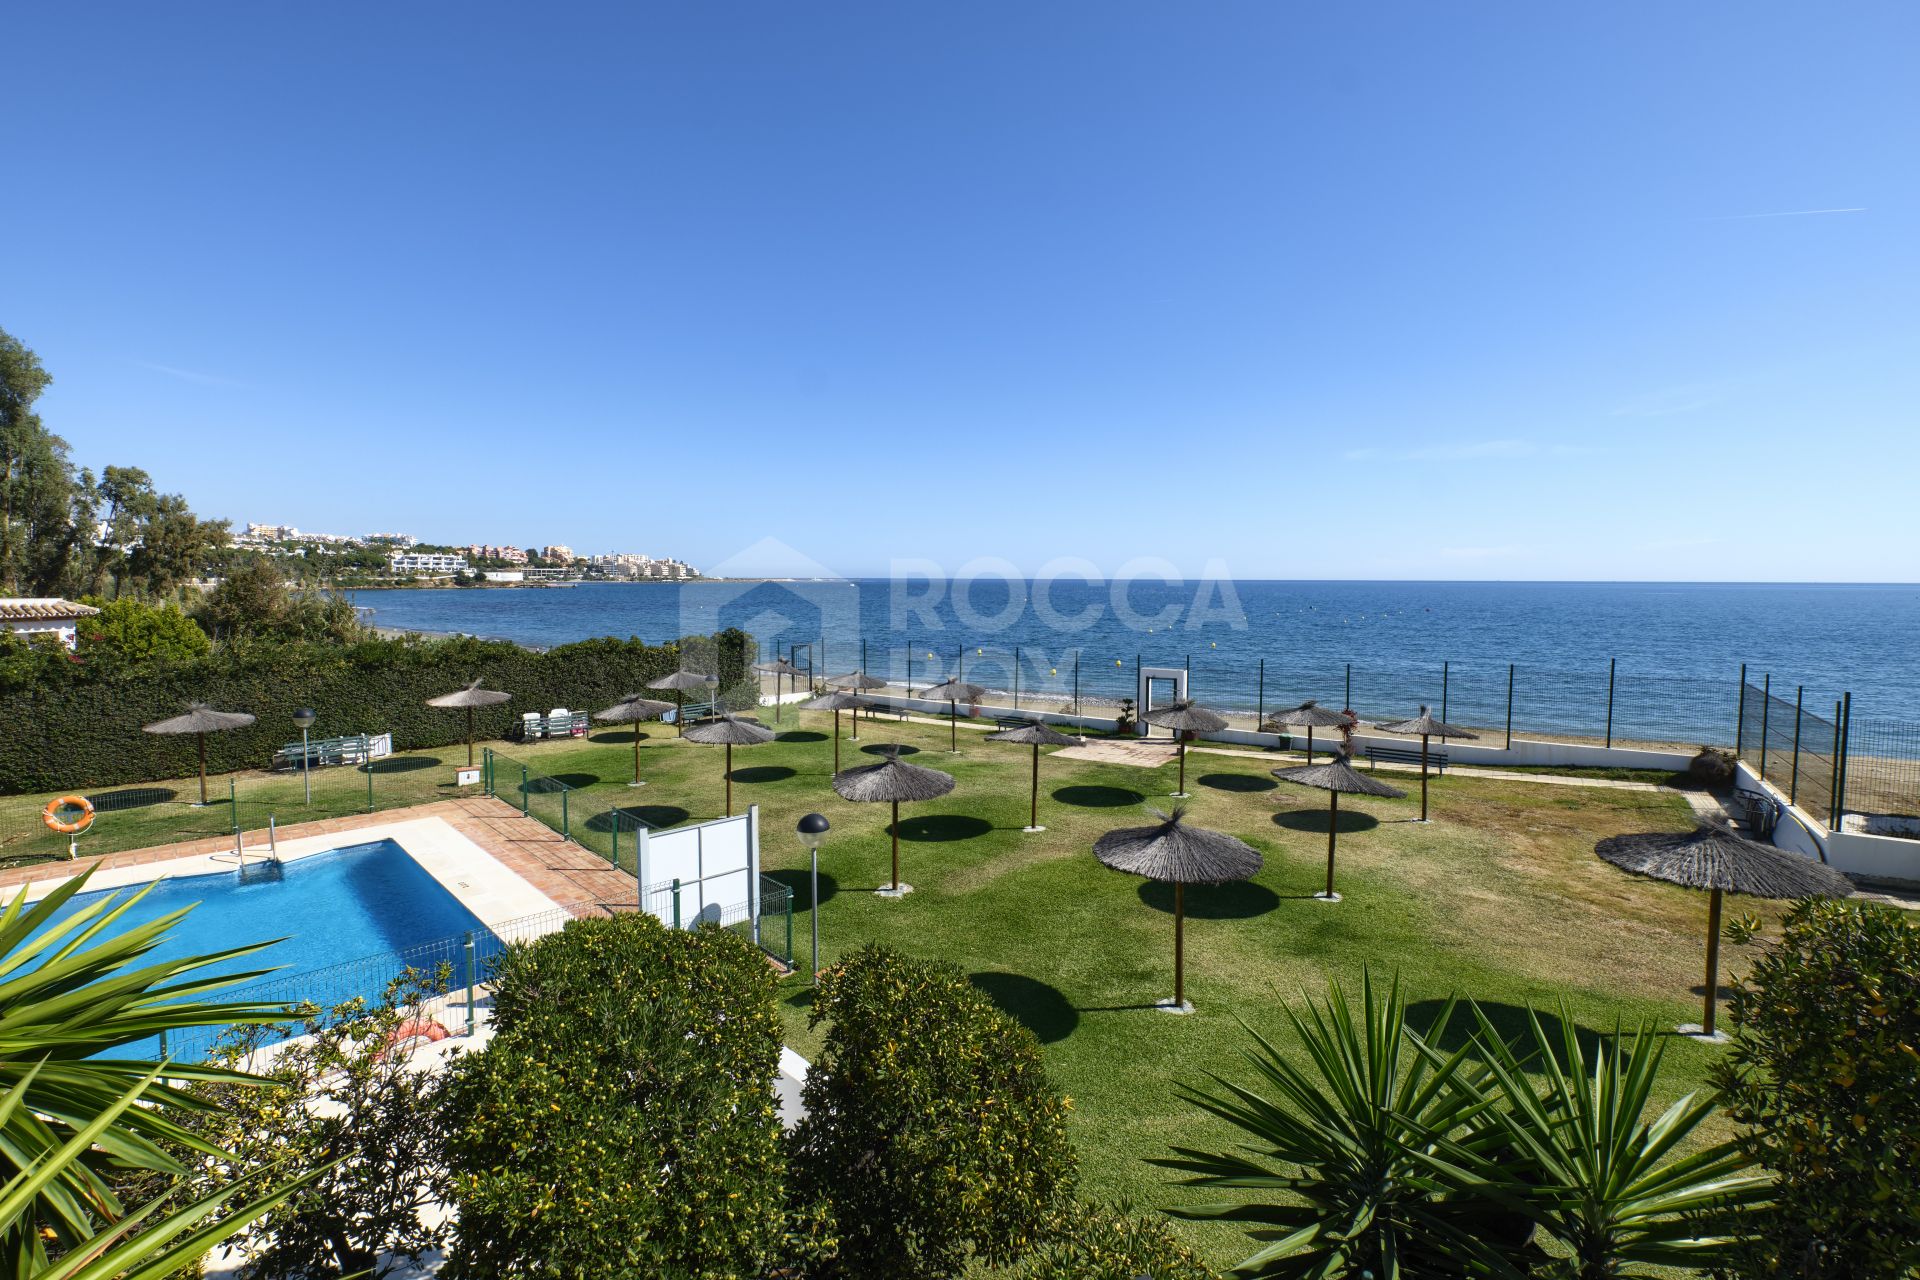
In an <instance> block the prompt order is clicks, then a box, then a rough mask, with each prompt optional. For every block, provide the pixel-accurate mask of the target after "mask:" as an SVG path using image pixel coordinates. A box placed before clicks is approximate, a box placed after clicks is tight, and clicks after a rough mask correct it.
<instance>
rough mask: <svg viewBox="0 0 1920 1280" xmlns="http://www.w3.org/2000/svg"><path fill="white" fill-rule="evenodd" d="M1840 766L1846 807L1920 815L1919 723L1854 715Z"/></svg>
mask: <svg viewBox="0 0 1920 1280" xmlns="http://www.w3.org/2000/svg"><path fill="white" fill-rule="evenodd" d="M1843 768H1844V770H1845V775H1844V777H1845V781H1844V786H1845V789H1846V790H1845V799H1846V807H1847V809H1848V810H1850V811H1852V812H1854V813H1874V814H1890V815H1894V816H1898V817H1906V818H1912V817H1920V724H1916V723H1914V722H1913V721H1911V720H1885V719H1879V718H1876V717H1868V716H1854V717H1852V718H1851V719H1850V720H1849V721H1848V723H1847V725H1846V760H1845V764H1844V766H1843Z"/></svg>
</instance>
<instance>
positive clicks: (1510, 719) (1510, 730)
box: [1507, 662, 1513, 751]
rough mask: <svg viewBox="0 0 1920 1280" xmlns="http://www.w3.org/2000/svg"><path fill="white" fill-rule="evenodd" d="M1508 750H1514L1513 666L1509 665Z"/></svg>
mask: <svg viewBox="0 0 1920 1280" xmlns="http://www.w3.org/2000/svg"><path fill="white" fill-rule="evenodd" d="M1507 750H1509V751H1511V750H1513V664H1512V663H1511V662H1509V663H1508V664H1507Z"/></svg>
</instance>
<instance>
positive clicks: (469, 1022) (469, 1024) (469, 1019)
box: [466, 929, 474, 1035]
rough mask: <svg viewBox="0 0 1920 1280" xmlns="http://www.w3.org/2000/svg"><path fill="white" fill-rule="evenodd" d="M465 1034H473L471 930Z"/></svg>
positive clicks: (469, 936) (468, 944)
mask: <svg viewBox="0 0 1920 1280" xmlns="http://www.w3.org/2000/svg"><path fill="white" fill-rule="evenodd" d="M466 952H467V1034H468V1035H472V1034H473V978H474V972H473V969H474V965H473V930H471V929H469V930H467V945H466Z"/></svg>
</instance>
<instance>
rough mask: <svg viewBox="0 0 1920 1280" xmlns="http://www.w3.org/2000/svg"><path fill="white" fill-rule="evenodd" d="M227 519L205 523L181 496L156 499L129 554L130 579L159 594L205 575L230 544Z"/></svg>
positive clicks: (167, 495)
mask: <svg viewBox="0 0 1920 1280" xmlns="http://www.w3.org/2000/svg"><path fill="white" fill-rule="evenodd" d="M227 540H228V539H227V522H226V521H225V520H202V519H201V518H200V517H199V516H196V515H194V514H193V511H192V510H191V509H190V508H189V507H188V506H187V500H186V499H185V498H182V497H181V496H180V495H179V494H177V493H165V494H161V495H160V496H159V497H157V498H155V499H154V500H153V504H152V507H151V509H150V510H149V511H148V512H147V513H146V515H145V517H144V519H143V522H142V524H141V526H140V541H139V543H138V544H137V545H136V546H134V548H133V549H132V550H131V551H130V552H129V553H128V556H127V577H128V578H129V579H130V580H131V581H132V582H133V583H134V584H135V585H137V586H139V587H140V588H141V589H142V590H145V591H148V592H151V593H154V594H159V593H163V592H167V591H171V590H172V589H173V588H174V587H176V586H178V585H180V584H181V583H183V582H190V581H192V580H194V579H196V578H199V577H200V576H202V575H203V574H204V573H205V572H206V571H207V570H208V569H209V568H210V567H211V566H212V564H213V562H214V560H215V558H216V557H217V556H218V555H219V554H220V552H221V550H222V549H223V548H225V546H226V545H227Z"/></svg>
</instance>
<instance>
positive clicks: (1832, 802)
mask: <svg viewBox="0 0 1920 1280" xmlns="http://www.w3.org/2000/svg"><path fill="white" fill-rule="evenodd" d="M1839 796H1840V699H1838V698H1835V699H1834V700H1833V754H1832V755H1830V756H1828V757H1827V829H1828V830H1830V831H1838V830H1839V829H1840V811H1839V809H1838V808H1836V807H1835V806H1836V805H1837V804H1838V802H1839Z"/></svg>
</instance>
